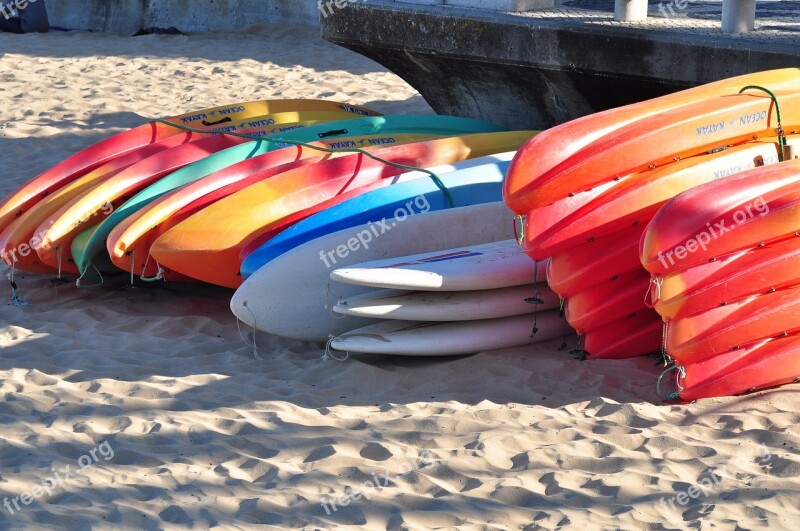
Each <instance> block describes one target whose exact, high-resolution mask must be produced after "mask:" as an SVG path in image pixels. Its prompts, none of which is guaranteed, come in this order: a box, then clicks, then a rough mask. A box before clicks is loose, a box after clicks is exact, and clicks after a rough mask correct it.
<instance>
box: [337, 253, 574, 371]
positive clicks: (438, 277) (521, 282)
mask: <svg viewBox="0 0 800 531" xmlns="http://www.w3.org/2000/svg"><path fill="white" fill-rule="evenodd" d="M540 265H542V266H544V265H545V264H540ZM536 267H537V266H536V265H535V264H533V263H531V261H530V260H528V258H527V257H526V256H525V255H524V254H523V253H522V252H521V251H520V250H519V247H518V246H517V245H516V242H515V241H513V240H506V241H502V242H497V243H489V244H483V245H475V246H469V247H462V248H457V249H447V250H440V251H435V252H432V253H424V254H419V255H413V256H406V257H399V258H391V259H387V260H378V261H373V262H368V263H363V264H355V265H352V266H349V267H346V268H340V269H336V270H335V271H333V273H331V279H332V280H334V281H336V282H341V283H345V284H348V285H354V286H360V287H362V289H363V290H372V291H365V292H364V293H362V294H360V295H356V296H353V297H349V298H347V299H343V300H341V301H339V302H338V304H336V306H334V307H333V311H334V312H336V313H339V314H342V315H349V316H357V317H368V318H373V319H383V320H382V321H378V322H376V323H374V324H370V325H367V326H364V327H360V328H358V329H355V330H350V331H348V332H346V333H344V334H340V335H338V336H337V337H335V338H333V340H332V341H331V343H330V345H331V347H332V348H334V349H337V350H341V351H346V352H351V353H354V352H362V353H372V354H395V355H406V356H448V355H456V354H469V353H474V352H480V351H483V350H494V349H499V348H506V347H517V346H522V345H527V344H531V343H535V342H540V341H547V340H550V339H554V338H556V337H563V336H566V335H572V331H571V329H570V328H569V326H568V325H567V324H566V322H565V321H564V319H563V317H562V316H561V315H560V312H559V311H558V309H557V308H558V307H559V299H558V296H557V295H556V294H555V293H553V291H552V290H550V289H549V288H548V287H547V285H546V284H544V283H538V284H537V283H534V281H535V280H536ZM376 288H383V289H378V290H375V289H376ZM335 290H336V286H334V291H335ZM385 319H389V320H385Z"/></svg>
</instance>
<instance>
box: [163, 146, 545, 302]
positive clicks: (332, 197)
mask: <svg viewBox="0 0 800 531" xmlns="http://www.w3.org/2000/svg"><path fill="white" fill-rule="evenodd" d="M533 134H534V132H532V131H527V132H507V133H481V134H472V135H464V136H461V137H452V138H443V139H437V140H430V141H426V142H418V143H413V144H407V145H402V146H392V147H388V148H382V149H378V150H375V151H373V152H372V153H373V154H374V155H376V156H378V157H381V158H384V159H386V160H390V161H393V162H395V163H402V164H405V165H409V166H418V167H426V166H433V165H438V164H449V163H453V162H457V161H460V160H465V159H468V158H474V157H479V156H483V155H490V154H493V153H499V152H504V151H512V150H515V149H517V148H518V147H519V146H520V145H521V144H522V143H523V142H525V141H526V140H527V139H528V138H530V137H531V136H532V135H533ZM401 172H402V170H399V169H398V168H396V167H395V166H392V165H389V164H385V163H383V162H379V161H376V160H373V159H370V158H368V157H366V156H364V155H362V154H361V153H357V154H353V155H350V156H346V157H340V158H337V159H333V160H327V161H323V162H320V163H318V164H313V165H309V166H304V167H302V168H296V169H294V170H291V171H288V172H285V173H282V174H280V175H276V176H274V177H271V178H270V179H268V180H265V181H261V182H258V183H255V184H253V185H251V186H249V187H247V188H244V189H243V190H240V191H238V192H236V193H235V194H233V195H230V196H228V197H226V198H224V199H222V200H220V201H218V202H216V203H214V204H212V205H210V206H208V207H206V208H205V209H203V210H201V211H199V212H197V213H196V214H194V215H193V216H191V217H189V218H188V219H186V220H184V221H183V222H181V223H180V224H178V225H177V226H175V227H173V228H172V229H171V230H169V231H168V232H167V233H165V234H164V235H162V236H161V237H160V238H158V240H156V242H155V243H154V244H153V246H152V248H151V251H150V252H151V255H152V256H153V258H154V259H155V260H157V261H158V263H159V264H161V265H162V266H163V267H165V268H169V269H171V270H173V271H176V272H178V273H181V274H184V275H186V276H190V277H192V278H196V279H198V280H202V281H205V282H210V283H212V284H217V285H220V286H228V287H233V288H235V287H238V286H239V285H240V284H241V283H242V278H241V276H240V275H239V266H240V261H239V253H240V251H241V249H242V248H243V247H245V246H246V245H247V244H248V243H249V242H251V241H252V240H253V239H255V238H258V237H259V236H262V235H264V234H269V233H270V231H271V230H274V229H275V228H276V227H280V226H285V225H282V220H286V219H287V218H289V217H292V216H294V217H293V219H294V220H295V221H297V220H299V219H301V217H302V216H303V215H305V216H308V215H311V214H312V213H314V212H315V211H318V210H319V209H320V208H322V205H331V204H334V203H335V202H337V201H342V200H344V199H346V198H347V197H350V196H351V195H347V194H352V193H359V192H357V190H359V189H360V188H362V187H367V186H370V185H374V184H377V183H383V184H385V185H388V184H390V181H389V180H388V179H387V178H388V177H393V176H395V175H397V174H399V173H401ZM298 213H302V214H301V216H297V214H298Z"/></svg>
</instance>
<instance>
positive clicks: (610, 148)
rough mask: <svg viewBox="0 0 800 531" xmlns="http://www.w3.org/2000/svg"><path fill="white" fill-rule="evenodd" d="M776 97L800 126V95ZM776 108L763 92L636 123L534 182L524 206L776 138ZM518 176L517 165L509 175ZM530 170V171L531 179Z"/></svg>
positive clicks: (790, 123)
mask: <svg viewBox="0 0 800 531" xmlns="http://www.w3.org/2000/svg"><path fill="white" fill-rule="evenodd" d="M777 98H778V100H779V101H780V102H781V103H782V104H783V107H782V109H783V113H782V118H783V125H784V127H786V128H787V129H790V130H791V129H792V128H795V127H796V126H798V125H800V91H797V92H788V93H778V94H777ZM774 107H775V104H774V102H773V101H772V99H771V98H770V97H769V96H765V95H762V94H761V93H758V94H750V93H748V94H737V95H731V96H724V97H717V98H713V99H710V100H707V101H703V102H700V103H696V104H694V105H689V106H686V107H682V108H680V109H677V110H674V111H670V112H666V113H663V114H658V115H656V116H652V117H650V118H648V119H647V120H643V121H640V122H635V123H633V124H631V125H629V126H627V127H625V128H623V129H621V130H619V131H618V132H616V133H615V134H613V135H609V136H608V137H604V138H602V139H600V140H598V141H597V142H595V143H593V144H591V145H590V146H587V147H586V148H585V149H583V150H582V151H581V152H580V153H578V154H576V155H575V156H573V157H572V158H570V159H568V160H565V161H564V162H562V163H561V164H559V165H558V166H556V167H555V168H553V169H552V170H551V171H548V172H545V173H544V174H542V175H540V176H538V177H536V178H534V179H533V180H532V181H531V184H532V186H533V189H532V192H531V193H530V194H528V195H527V196H526V197H525V198H524V201H522V203H521V206H522V207H523V208H525V212H529V211H530V210H532V209H534V208H537V207H540V206H544V205H548V204H550V203H553V202H554V201H557V200H558V199H561V198H564V197H568V196H569V195H570V194H572V193H576V192H580V191H581V190H588V189H591V188H593V187H595V186H597V185H600V184H603V183H607V182H609V181H613V180H614V179H615V178H619V177H624V176H627V175H630V174H632V173H637V172H641V171H644V170H646V169H648V168H657V167H660V166H663V165H666V164H670V163H672V162H675V161H676V160H680V159H685V158H687V157H690V156H693V155H698V154H701V153H703V152H706V151H709V150H712V149H717V148H720V147H724V146H728V145H736V144H740V143H743V142H746V141H749V140H752V139H753V138H754V137H761V136H774V135H775V134H776V133H775V130H776V128H777V126H778V124H777V121H776V119H775V117H774V115H775V110H774ZM665 139H669V141H665ZM523 170H524V169H523ZM513 171H514V166H513V164H512V168H511V169H509V175H513V174H512V172H513ZM531 171H532V170H531V169H530V168H528V169H527V173H528V174H529V175H530V173H531Z"/></svg>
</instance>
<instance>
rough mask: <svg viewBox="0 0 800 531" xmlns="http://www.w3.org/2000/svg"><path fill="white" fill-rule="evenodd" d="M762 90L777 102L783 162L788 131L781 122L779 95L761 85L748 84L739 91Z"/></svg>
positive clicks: (776, 108)
mask: <svg viewBox="0 0 800 531" xmlns="http://www.w3.org/2000/svg"><path fill="white" fill-rule="evenodd" d="M750 89H755V90H761V91H763V92H766V93H767V94H769V97H770V98H772V101H773V102H774V103H775V115H776V117H777V118H778V128H777V129H776V130H777V132H778V145H779V146H780V147H781V149H780V153H778V160H780V161H781V162H783V154H784V151H785V149H786V133H785V132H784V130H783V125H782V124H781V106H780V105H779V104H778V97H777V96H776V95H775V93H774V92H772V91H771V90H769V89H768V88H764V87H760V86H758V85H747V86H746V87H744V88H743V89H742V90H740V91H739V94H741V93H742V92H744V91H745V90H750Z"/></svg>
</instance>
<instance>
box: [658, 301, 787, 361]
mask: <svg viewBox="0 0 800 531" xmlns="http://www.w3.org/2000/svg"><path fill="white" fill-rule="evenodd" d="M798 332H800V288H798V287H793V288H788V289H784V290H781V291H774V292H771V293H765V294H763V295H756V296H754V297H751V298H749V299H744V300H742V301H740V302H735V303H731V304H726V305H725V306H719V307H717V308H714V309H711V310H707V311H705V312H702V313H699V314H696V315H693V316H691V317H685V318H683V319H678V320H675V321H671V322H670V325H669V333H668V334H667V352H668V353H669V355H670V357H672V358H674V359H675V360H677V361H678V363H680V364H684V363H693V362H697V361H700V360H702V359H705V358H707V357H710V356H714V355H717V354H721V353H726V352H732V351H735V350H738V349H740V348H742V347H745V346H748V345H751V344H754V343H757V342H760V341H763V340H766V339H772V338H776V337H782V336H785V335H794V334H797V333H798Z"/></svg>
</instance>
